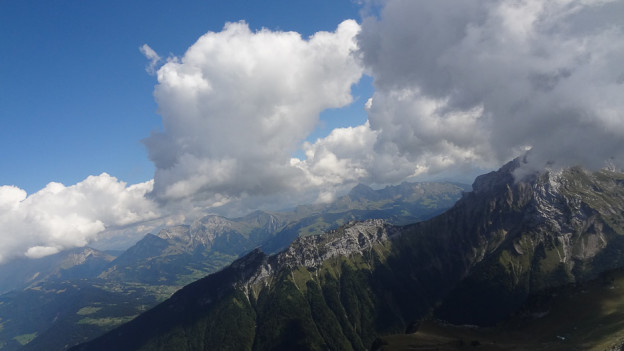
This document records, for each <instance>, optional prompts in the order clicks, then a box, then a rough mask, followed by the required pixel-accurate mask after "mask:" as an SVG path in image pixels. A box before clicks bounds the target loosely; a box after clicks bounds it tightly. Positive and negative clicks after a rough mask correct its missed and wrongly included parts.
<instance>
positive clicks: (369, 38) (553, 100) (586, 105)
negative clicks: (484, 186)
mask: <svg viewBox="0 0 624 351" xmlns="http://www.w3.org/2000/svg"><path fill="white" fill-rule="evenodd" d="M621 13H624V3H622V2H618V1H578V0H557V1H538V0H521V1H513V2H509V1H498V0H490V1H477V0H467V1H460V2H457V1H450V0H438V1H408V0H395V1H389V2H386V5H385V8H384V9H383V11H382V13H381V17H380V18H379V19H378V18H368V19H366V20H365V21H364V22H363V24H362V30H361V34H360V35H359V36H358V43H359V46H360V54H361V57H362V59H363V62H364V64H365V66H366V69H367V70H368V71H369V74H371V75H372V76H373V77H374V85H375V89H376V90H375V94H374V96H373V98H372V100H371V101H370V102H369V103H368V105H369V123H370V127H371V129H372V130H373V131H375V132H377V133H379V134H378V140H377V144H376V146H375V152H376V153H377V156H376V161H375V162H373V163H372V164H373V165H376V167H378V166H380V165H384V164H385V166H387V167H390V168H389V169H390V170H394V171H395V172H390V173H394V176H392V177H390V178H394V179H399V178H401V177H403V176H404V175H405V174H407V173H409V172H411V171H413V170H416V172H418V170H420V171H422V172H424V173H425V174H432V173H435V172H439V171H443V170H445V169H449V168H457V167H464V166H468V167H469V166H471V165H477V166H480V167H493V166H496V165H499V164H500V163H502V162H505V161H507V160H509V159H510V158H513V157H515V156H517V155H519V154H520V153H522V152H523V150H525V149H526V148H527V147H530V148H532V152H531V153H530V155H529V161H530V162H531V164H532V166H533V167H543V166H544V165H545V164H546V163H548V162H554V164H555V165H556V166H569V165H573V164H583V165H585V166H588V167H592V168H597V167H602V166H604V165H605V161H606V160H611V162H612V163H614V164H616V165H619V166H620V167H621V166H622V165H623V164H624V138H623V137H622V136H623V135H624V115H623V114H622V113H623V112H622V111H624V89H622V88H623V87H624V78H622V77H624V70H623V68H622V65H621V62H624V40H622V38H623V37H624V36H623V35H624V29H623V26H624V22H622V20H621V15H616V14H621ZM369 174H372V175H374V176H375V172H374V170H373V169H369ZM388 175H389V174H386V175H384V174H382V173H377V175H376V176H375V177H380V178H379V179H382V180H383V179H384V177H385V178H386V179H388Z"/></svg>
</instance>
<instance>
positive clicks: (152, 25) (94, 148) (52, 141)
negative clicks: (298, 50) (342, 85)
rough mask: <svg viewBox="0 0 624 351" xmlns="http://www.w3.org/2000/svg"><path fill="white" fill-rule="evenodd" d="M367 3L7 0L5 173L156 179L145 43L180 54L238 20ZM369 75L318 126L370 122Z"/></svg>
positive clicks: (299, 24)
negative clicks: (148, 142) (148, 146)
mask: <svg viewBox="0 0 624 351" xmlns="http://www.w3.org/2000/svg"><path fill="white" fill-rule="evenodd" d="M358 12H359V6H358V5H357V4H354V3H353V2H352V1H350V0H338V1H337V0H321V1H302V0H297V1H292V0H291V1H281V0H280V1H269V2H258V1H240V0H235V1H177V2H171V1H90V2H84V1H71V0H68V1H55V2H49V1H45V2H41V1H31V0H26V1H2V2H0V52H2V53H3V54H2V55H0V121H1V125H2V128H0V150H2V159H3V161H2V166H1V167H0V185H16V186H18V187H20V188H22V189H25V190H26V191H27V192H28V193H33V192H36V191H37V190H39V189H41V188H43V187H44V186H45V185H46V184H47V183H48V182H51V181H56V182H61V183H63V184H65V185H71V184H75V183H77V182H79V181H81V180H83V179H84V178H86V177H87V176H89V175H97V174H100V173H102V172H107V173H109V174H111V175H113V176H116V177H117V178H119V179H121V180H124V181H126V182H128V183H130V184H134V183H137V182H142V181H146V180H149V179H151V178H152V177H153V173H154V166H153V165H152V163H151V162H150V161H149V159H148V158H147V154H146V151H145V147H144V146H143V144H141V142H140V140H142V139H143V138H145V137H147V136H148V135H149V133H150V131H151V130H154V129H159V128H161V122H160V116H159V115H157V114H156V110H157V105H156V103H155V101H154V97H153V96H152V93H153V90H154V85H155V84H156V83H157V82H156V78H155V77H154V76H150V75H149V74H147V73H146V71H145V66H146V64H147V62H148V61H147V59H146V58H145V57H144V56H143V55H142V54H141V53H140V52H139V47H140V46H141V45H143V44H148V45H149V46H150V47H152V48H153V49H154V50H155V51H156V52H158V53H159V54H160V55H162V56H165V57H166V56H168V55H169V54H173V55H176V56H180V55H183V54H184V52H185V51H186V49H187V48H188V47H189V46H190V45H191V44H193V43H194V42H195V41H196V40H197V39H198V38H199V37H200V36H201V35H202V34H204V33H206V32H208V31H217V32H218V31H220V30H221V29H222V28H223V26H224V24H225V22H228V21H240V20H245V21H246V22H247V23H249V26H250V27H251V29H252V30H258V29H260V28H263V27H265V28H268V29H271V30H281V31H297V32H299V33H301V34H302V35H303V36H304V37H307V36H310V35H312V34H314V33H315V32H317V31H320V30H326V31H333V30H335V28H336V26H337V25H338V24H339V23H340V22H341V21H342V20H344V19H348V18H354V19H357V18H358V17H359V13H358ZM367 82H368V83H366V81H365V82H363V83H362V84H360V87H361V89H359V90H357V89H356V91H354V93H355V95H356V96H360V97H361V99H360V100H356V101H355V103H354V104H353V105H352V107H351V108H346V109H341V110H340V111H328V112H326V113H325V114H324V120H325V122H323V123H321V124H320V125H319V128H318V130H317V131H316V132H314V133H312V134H311V135H310V137H309V138H310V139H311V140H314V139H316V138H317V137H323V136H325V135H327V134H328V133H329V131H331V130H332V129H333V128H334V127H336V126H346V125H353V124H360V123H362V122H363V121H364V120H365V119H366V116H365V114H364V111H363V108H362V106H363V104H364V102H365V101H366V99H368V97H370V94H372V92H371V91H372V88H371V87H370V79H368V80H367ZM356 88H357V87H356ZM362 99H364V101H362Z"/></svg>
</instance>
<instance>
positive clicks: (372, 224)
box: [73, 159, 624, 350]
mask: <svg viewBox="0 0 624 351" xmlns="http://www.w3.org/2000/svg"><path fill="white" fill-rule="evenodd" d="M522 162H523V161H522V160H521V159H516V160H514V161H512V162H510V163H508V164H507V165H505V166H503V167H502V168H501V169H500V170H498V171H496V172H492V173H489V174H486V175H483V176H480V177H478V178H477V179H476V180H475V182H474V184H473V186H472V187H473V191H472V192H469V193H464V194H463V196H462V197H461V199H459V201H457V203H456V204H455V205H454V206H453V207H452V208H451V209H449V210H448V211H446V212H445V213H443V214H441V215H439V216H437V217H435V218H432V219H430V220H427V221H423V222H419V223H415V224H410V225H404V226H397V225H392V224H389V223H387V222H385V221H383V220H367V221H363V222H349V223H346V224H343V225H342V226H340V227H339V228H337V229H334V230H330V231H328V232H327V233H325V234H322V235H313V236H306V237H300V238H298V239H296V240H295V241H294V242H293V243H292V244H290V245H289V246H288V247H287V248H286V249H285V250H283V251H281V252H279V253H277V254H273V255H267V254H265V253H264V252H263V251H262V249H261V248H258V249H255V250H253V251H251V252H250V253H249V254H247V255H245V256H244V257H242V258H240V259H238V260H236V261H235V262H234V263H232V264H231V265H229V266H228V267H226V268H224V269H222V270H220V271H219V272H216V273H214V274H211V275H209V276H207V277H205V278H202V279H200V280H198V281H196V282H194V283H191V284H189V285H187V286H186V287H184V288H183V289H181V290H179V291H178V292H176V293H175V294H174V295H173V296H171V298H169V299H167V300H166V301H164V302H163V303H161V304H159V305H158V306H156V307H155V308H153V309H150V310H149V311H147V312H145V313H143V314H141V315H140V316H138V317H137V318H135V319H133V320H132V321H130V322H128V323H126V324H124V325H122V326H120V327H118V328H116V329H114V330H112V331H111V332H109V333H107V334H104V335H103V336H101V337H98V338H96V339H94V340H92V341H90V342H87V343H84V344H81V345H79V346H77V347H75V348H73V350H109V349H115V350H174V349H175V350H211V349H217V348H218V349H221V350H227V349H232V350H293V349H297V350H325V349H340V350H365V349H371V348H372V349H393V347H394V348H395V349H404V348H407V346H406V345H409V347H410V348H411V349H418V347H421V346H422V349H427V347H429V349H432V348H435V347H438V348H439V349H458V348H462V347H464V346H466V347H478V346H480V345H481V342H480V341H479V340H469V341H464V340H463V339H458V340H457V343H449V342H448V336H449V335H451V334H452V332H451V330H452V328H453V327H452V326H451V325H473V326H474V327H472V329H471V330H473V332H472V334H470V332H464V335H470V336H471V337H473V336H475V335H480V336H479V337H482V336H483V335H484V334H483V333H485V332H484V330H486V329H483V328H484V327H491V328H502V329H491V330H494V331H493V333H496V332H497V331H498V332H500V333H504V332H506V333H509V332H510V329H509V328H510V327H509V326H510V325H514V323H520V324H516V325H514V327H513V328H515V329H516V330H525V331H527V330H536V327H535V326H536V325H540V323H542V321H545V320H549V319H548V318H551V320H550V321H551V323H554V322H553V320H552V318H559V320H561V319H563V318H565V320H566V321H567V324H566V323H560V325H562V326H563V325H566V326H568V327H570V321H577V320H578V319H579V313H582V312H583V313H586V314H588V317H585V318H589V319H590V320H593V321H603V322H607V321H610V322H609V323H610V324H608V325H598V324H592V323H585V324H583V323H580V322H579V324H578V326H579V327H580V328H581V329H579V332H581V333H582V332H587V331H588V330H589V331H591V333H589V335H584V336H583V338H580V337H578V336H576V335H574V334H572V335H569V334H566V335H565V336H562V335H559V334H557V333H558V332H559V329H557V328H556V325H553V326H550V329H546V330H547V332H542V333H541V334H539V333H538V334H539V335H540V337H541V338H542V339H538V340H535V341H533V344H530V346H529V344H527V343H526V342H525V344H523V345H520V346H519V345H514V344H504V343H503V344H495V343H493V342H492V340H501V337H500V335H510V334H494V336H492V335H490V336H489V337H487V338H486V339H487V340H486V339H482V341H483V343H484V346H487V347H489V348H490V349H497V350H498V349H514V347H515V349H523V348H525V349H526V348H531V349H573V348H578V349H601V347H605V346H606V347H607V348H612V347H613V348H614V349H620V348H621V347H622V345H624V326H622V325H621V323H619V320H617V319H615V320H614V319H608V318H606V317H605V315H606V313H605V312H603V311H601V310H598V311H592V310H587V309H580V308H578V307H577V308H571V309H570V310H569V311H567V312H568V314H567V315H566V314H564V315H563V316H565V317H562V314H561V312H560V310H561V307H560V306H561V304H562V302H561V301H563V300H565V296H567V297H570V296H575V295H574V294H578V292H575V291H580V294H582V291H584V290H583V289H582V288H581V289H579V290H575V289H576V288H575V287H577V286H592V287H595V286H596V284H597V283H595V282H600V281H602V282H604V281H606V282H607V283H608V285H609V287H613V288H614V289H615V284H616V281H617V282H619V281H622V279H621V278H619V277H620V275H621V274H620V275H618V274H619V273H618V272H619V271H618V269H621V268H622V267H624V256H623V255H622V251H623V250H624V174H622V173H619V172H614V171H610V170H601V171H599V172H589V171H586V170H583V169H581V168H570V169H567V170H563V171H559V172H552V171H544V172H540V173H535V174H531V175H528V176H526V177H524V178H522V179H516V177H515V176H514V174H516V172H515V171H516V170H517V169H518V167H520V166H521V165H522ZM610 275H611V276H617V277H618V278H617V279H616V278H609V276H610ZM605 277H606V278H605ZM598 285H600V284H598ZM592 289H593V288H592ZM592 291H595V290H592ZM592 294H593V293H592ZM558 296H563V297H558ZM592 296H604V294H603V295H600V294H598V293H596V294H594V295H592ZM614 298H615V297H614ZM620 299H621V298H620ZM568 300H569V299H568ZM583 301H587V300H583ZM617 301H620V300H617ZM594 303H595V304H596V305H600V304H601V303H603V301H594ZM564 305H565V304H564ZM557 306H559V307H557ZM567 306H570V305H569V304H568V305H567ZM608 306H610V308H611V310H610V311H611V312H609V313H612V314H615V315H622V312H623V311H624V303H610V304H608ZM551 311H552V313H551ZM557 311H559V312H557ZM518 316H524V319H522V318H520V317H518ZM527 316H528V317H527ZM549 316H550V317H549ZM557 316H559V317H557ZM520 320H522V321H521V322H519V321H520ZM554 321H558V320H557V319H554ZM510 323H511V324H510ZM432 325H436V326H439V327H431V326H432ZM421 326H422V327H423V328H424V330H425V331H426V332H427V333H428V334H426V333H425V334H426V336H428V337H429V339H427V340H425V339H426V338H425V337H424V336H423V335H425V334H423V332H422V331H420V332H419V328H421ZM435 328H438V329H435ZM505 328H507V329H505ZM583 328H584V329H583ZM592 328H593V329H592ZM431 330H435V333H434V332H431ZM569 330H570V329H569V328H568V332H569ZM419 333H420V334H419ZM479 333H481V334H479ZM406 334H409V335H407V336H406ZM536 335H537V334H536ZM525 336H526V335H525ZM618 337H619V339H618ZM435 338H437V339H435ZM445 338H446V339H445ZM434 339H435V340H437V344H436V343H435V342H434V344H435V345H431V344H430V343H431V342H432V341H431V340H434ZM405 340H407V341H405ZM403 341H405V342H407V344H401V342H403ZM427 343H429V344H427ZM485 344H487V345H485ZM401 345H403V346H401ZM434 346H435V347H434Z"/></svg>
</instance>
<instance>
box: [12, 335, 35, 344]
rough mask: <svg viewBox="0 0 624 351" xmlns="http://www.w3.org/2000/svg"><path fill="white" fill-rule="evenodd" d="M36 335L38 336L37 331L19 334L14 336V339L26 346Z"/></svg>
mask: <svg viewBox="0 0 624 351" xmlns="http://www.w3.org/2000/svg"><path fill="white" fill-rule="evenodd" d="M36 337H37V333H30V334H22V335H18V336H16V337H14V338H13V339H14V340H15V341H17V342H18V343H19V344H20V345H22V346H24V345H26V344H28V343H29V342H31V341H32V340H33V339H34V338H36Z"/></svg>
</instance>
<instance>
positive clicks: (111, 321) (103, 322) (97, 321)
mask: <svg viewBox="0 0 624 351" xmlns="http://www.w3.org/2000/svg"><path fill="white" fill-rule="evenodd" d="M134 317H136V316H124V317H105V318H90V317H86V318H83V319H81V320H79V321H78V324H89V325H97V326H98V327H114V326H117V325H120V324H123V323H126V322H129V321H131V320H132V319H134Z"/></svg>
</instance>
